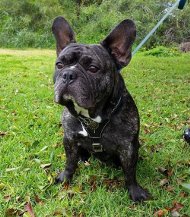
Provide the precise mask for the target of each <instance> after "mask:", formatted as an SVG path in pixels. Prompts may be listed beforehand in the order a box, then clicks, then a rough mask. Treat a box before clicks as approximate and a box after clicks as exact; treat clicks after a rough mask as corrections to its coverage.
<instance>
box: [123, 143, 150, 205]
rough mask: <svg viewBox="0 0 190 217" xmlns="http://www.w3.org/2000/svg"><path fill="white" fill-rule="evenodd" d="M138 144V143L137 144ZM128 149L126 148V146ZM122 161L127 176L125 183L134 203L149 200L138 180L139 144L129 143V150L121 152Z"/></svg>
mask: <svg viewBox="0 0 190 217" xmlns="http://www.w3.org/2000/svg"><path fill="white" fill-rule="evenodd" d="M137 143H138V142H137ZM125 147H126V146H125ZM119 157H120V161H121V165H122V169H123V171H124V175H125V182H126V186H127V189H128V191H129V195H130V197H131V199H132V200H133V201H143V200H147V199H148V198H149V193H148V192H147V191H146V190H144V189H143V188H142V187H141V186H140V185H139V184H138V183H137V180H136V165H137V160H138V144H133V143H128V144H127V148H125V149H123V150H122V151H121V152H120V156H119Z"/></svg>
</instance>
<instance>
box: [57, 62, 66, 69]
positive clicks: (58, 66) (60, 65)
mask: <svg viewBox="0 0 190 217" xmlns="http://www.w3.org/2000/svg"><path fill="white" fill-rule="evenodd" d="M56 66H57V68H58V69H62V68H63V66H64V65H63V63H57V64H56Z"/></svg>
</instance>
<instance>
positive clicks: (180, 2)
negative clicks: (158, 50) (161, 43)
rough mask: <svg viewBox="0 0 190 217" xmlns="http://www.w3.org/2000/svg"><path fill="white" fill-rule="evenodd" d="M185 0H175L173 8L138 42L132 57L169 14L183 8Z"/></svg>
mask: <svg viewBox="0 0 190 217" xmlns="http://www.w3.org/2000/svg"><path fill="white" fill-rule="evenodd" d="M186 1H187V0H177V1H176V2H175V3H174V4H173V6H172V7H171V8H170V10H168V12H167V13H166V14H165V15H164V16H163V17H162V19H161V20H160V21H159V22H158V23H157V24H156V26H155V27H154V28H153V29H152V30H151V31H150V32H149V33H148V34H147V36H146V37H145V38H144V39H143V40H142V41H141V42H140V44H139V45H138V46H137V47H136V48H135V50H134V51H133V53H132V55H133V56H134V55H135V53H136V52H137V51H138V50H139V49H140V48H141V47H142V46H143V45H144V44H145V42H146V41H147V40H148V39H149V38H150V36H151V35H153V34H154V32H155V31H156V30H157V29H158V27H159V26H160V25H161V24H162V23H163V21H164V20H165V19H166V18H167V17H168V16H169V15H170V14H171V12H172V11H173V10H174V9H175V8H177V7H178V9H180V10H182V9H183V8H184V6H185V3H186Z"/></svg>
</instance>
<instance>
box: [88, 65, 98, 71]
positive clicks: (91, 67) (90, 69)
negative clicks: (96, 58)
mask: <svg viewBox="0 0 190 217" xmlns="http://www.w3.org/2000/svg"><path fill="white" fill-rule="evenodd" d="M98 70H99V68H98V67H96V66H90V67H89V68H88V71H90V72H92V73H96V72H97V71H98Z"/></svg>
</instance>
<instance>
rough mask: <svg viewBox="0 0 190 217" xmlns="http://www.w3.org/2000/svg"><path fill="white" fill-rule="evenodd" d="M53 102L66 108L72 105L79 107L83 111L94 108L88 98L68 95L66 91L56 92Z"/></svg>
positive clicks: (79, 95)
mask: <svg viewBox="0 0 190 217" xmlns="http://www.w3.org/2000/svg"><path fill="white" fill-rule="evenodd" d="M54 101H55V102H56V103H58V104H60V105H63V106H67V105H68V104H71V102H72V104H73V105H74V106H75V107H80V108H83V109H90V108H92V107H94V103H93V102H92V100H91V99H90V97H87V96H83V95H81V94H75V93H74V94H70V93H68V91H66V90H65V91H61V92H60V91H56V90H55V96H54Z"/></svg>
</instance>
